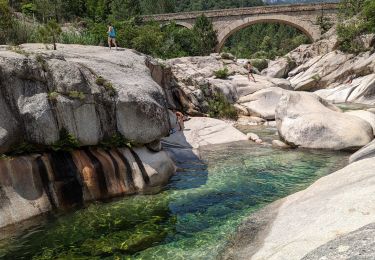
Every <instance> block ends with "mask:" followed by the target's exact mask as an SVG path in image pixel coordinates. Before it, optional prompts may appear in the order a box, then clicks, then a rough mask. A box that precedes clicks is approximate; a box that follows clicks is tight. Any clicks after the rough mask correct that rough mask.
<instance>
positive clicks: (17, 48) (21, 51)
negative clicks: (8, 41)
mask: <svg viewBox="0 0 375 260" xmlns="http://www.w3.org/2000/svg"><path fill="white" fill-rule="evenodd" d="M8 51H12V52H15V53H18V54H21V55H25V56H26V57H28V56H29V55H30V53H28V52H27V51H25V50H24V49H22V48H21V47H20V46H18V45H15V46H9V47H8Z"/></svg>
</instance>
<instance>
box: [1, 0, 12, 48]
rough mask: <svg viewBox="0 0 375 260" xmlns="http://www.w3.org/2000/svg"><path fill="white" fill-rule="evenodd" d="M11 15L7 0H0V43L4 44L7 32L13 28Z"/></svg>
mask: <svg viewBox="0 0 375 260" xmlns="http://www.w3.org/2000/svg"><path fill="white" fill-rule="evenodd" d="M12 21H13V17H12V14H11V12H10V8H9V6H8V1H7V0H0V44H6V43H7V39H8V35H9V33H10V32H11V31H12V30H13V28H12V26H13V23H12Z"/></svg>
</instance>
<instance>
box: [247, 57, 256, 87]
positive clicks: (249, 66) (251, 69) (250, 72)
mask: <svg viewBox="0 0 375 260" xmlns="http://www.w3.org/2000/svg"><path fill="white" fill-rule="evenodd" d="M247 71H248V74H247V78H248V79H249V81H250V78H252V79H253V81H254V82H256V80H255V78H254V75H253V72H254V67H253V65H252V64H251V62H250V61H248V62H247Z"/></svg>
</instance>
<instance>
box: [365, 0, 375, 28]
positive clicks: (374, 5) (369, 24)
mask: <svg viewBox="0 0 375 260" xmlns="http://www.w3.org/2000/svg"><path fill="white" fill-rule="evenodd" d="M363 17H364V20H365V21H366V24H365V26H366V29H367V31H369V32H372V33H375V1H374V0H366V2H365V3H364V6H363Z"/></svg>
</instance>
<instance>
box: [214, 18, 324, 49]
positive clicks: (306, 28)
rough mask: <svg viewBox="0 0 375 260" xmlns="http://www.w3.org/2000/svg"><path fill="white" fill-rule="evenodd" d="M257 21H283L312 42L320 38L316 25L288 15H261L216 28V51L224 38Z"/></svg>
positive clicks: (222, 45) (221, 46)
mask: <svg viewBox="0 0 375 260" xmlns="http://www.w3.org/2000/svg"><path fill="white" fill-rule="evenodd" d="M257 23H283V24H287V25H290V26H292V27H295V28H297V29H299V30H300V31H302V32H303V33H304V34H305V35H306V36H307V37H308V38H309V39H310V40H311V41H312V42H313V41H316V40H318V39H319V38H320V36H321V32H320V29H319V27H318V26H316V25H314V24H312V23H309V22H306V21H303V20H301V19H298V18H297V17H294V16H289V15H262V16H259V17H247V18H244V19H240V20H236V21H234V22H231V23H230V24H229V25H227V26H226V27H225V28H222V29H220V30H218V32H219V33H218V45H217V47H216V51H217V52H220V51H221V50H222V48H223V47H224V44H225V42H226V40H227V39H228V38H229V37H230V36H231V35H233V34H234V33H236V32H238V31H239V30H241V29H243V28H246V27H249V26H251V25H253V24H257Z"/></svg>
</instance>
